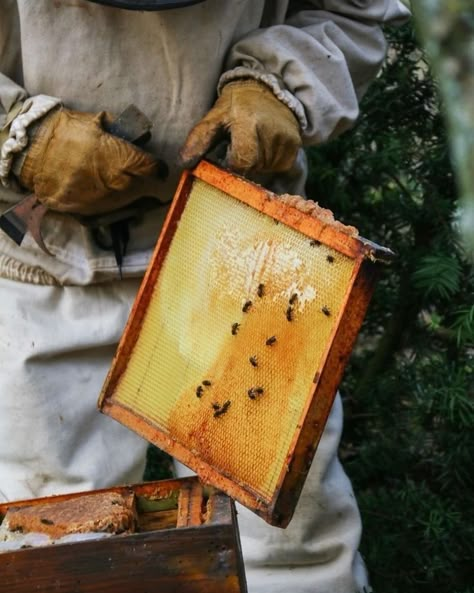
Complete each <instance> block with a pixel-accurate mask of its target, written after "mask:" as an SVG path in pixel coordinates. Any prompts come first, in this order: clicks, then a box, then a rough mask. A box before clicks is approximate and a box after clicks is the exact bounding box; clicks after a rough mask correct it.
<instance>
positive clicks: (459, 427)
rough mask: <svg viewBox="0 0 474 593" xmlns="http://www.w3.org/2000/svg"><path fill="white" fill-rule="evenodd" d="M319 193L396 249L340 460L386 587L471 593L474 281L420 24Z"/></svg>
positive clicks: (360, 351)
mask: <svg viewBox="0 0 474 593" xmlns="http://www.w3.org/2000/svg"><path fill="white" fill-rule="evenodd" d="M386 34H387V36H388V38H389V41H390V51H389V55H388V59H387V61H386V64H385V66H384V69H383V71H382V74H381V76H380V77H379V78H378V79H377V80H376V81H375V82H374V83H373V85H372V86H371V88H370V90H369V92H368V94H367V95H366V97H365V98H364V100H363V102H362V106H361V117H360V119H359V121H358V123H357V125H356V126H355V128H354V129H353V130H352V131H351V132H349V133H346V134H344V135H343V136H342V137H340V138H339V139H337V140H335V141H333V142H330V143H328V144H327V145H325V146H322V147H318V148H313V149H310V150H309V151H308V157H309V162H310V169H311V175H310V179H309V182H308V187H307V193H308V196H309V197H311V198H313V199H315V200H317V201H318V202H319V203H320V204H321V205H322V206H325V207H329V208H331V210H333V212H334V213H335V216H336V217H337V218H339V219H341V220H343V221H345V222H347V223H349V224H354V225H355V226H357V227H358V228H359V231H360V232H361V234H362V235H363V236H365V237H367V238H369V239H371V240H374V241H376V242H378V243H380V244H382V245H385V246H387V247H390V248H392V249H393V250H394V251H396V253H397V258H396V260H395V262H394V263H393V264H392V265H391V266H390V267H389V268H387V269H386V270H385V271H384V273H383V275H382V278H381V280H380V282H379V285H378V288H377V290H376V293H375V296H374V298H373V301H372V303H371V307H370V309H369V314H368V318H367V320H366V322H365V324H364V327H363V331H362V333H361V336H360V338H359V340H358V342H357V346H356V350H355V353H354V355H353V356H352V359H351V362H350V365H349V367H348V370H347V371H346V374H345V378H344V381H343V384H342V386H341V391H342V393H343V398H344V402H345V411H346V420H345V433H344V437H343V443H342V446H341V457H342V459H343V463H344V465H345V468H346V470H347V471H348V473H349V475H350V477H351V479H352V481H353V484H354V489H355V491H356V496H357V498H358V501H359V505H360V509H361V513H362V518H363V524H364V534H363V540H362V553H363V556H364V558H365V560H366V563H367V565H368V569H369V573H370V576H371V582H372V586H373V588H374V591H375V592H376V593H424V592H426V593H428V592H429V593H433V592H436V593H472V592H473V591H474V579H473V577H472V574H473V568H472V567H473V566H474V565H473V559H474V477H473V476H474V472H473V469H474V438H473V437H474V430H473V429H474V406H473V399H474V398H473V396H474V366H473V355H474V298H473V296H474V290H473V285H474V283H473V272H472V269H471V267H470V264H469V263H468V261H467V258H466V256H465V254H464V253H463V250H462V246H461V245H460V240H459V234H458V232H457V226H458V224H459V220H458V218H457V217H458V216H459V214H458V203H457V195H456V188H455V185H454V180H453V173H452V169H451V165H450V161H449V154H448V144H447V139H446V133H445V126H444V122H443V116H442V113H441V110H440V105H439V99H438V93H437V88H436V84H435V82H434V81H433V78H432V77H431V74H430V69H429V65H428V63H427V61H426V59H425V56H424V53H423V51H422V50H421V49H420V46H419V44H418V42H417V40H416V37H415V34H414V32H413V29H412V27H411V25H407V26H404V27H403V28H401V29H396V30H394V29H391V30H387V31H386Z"/></svg>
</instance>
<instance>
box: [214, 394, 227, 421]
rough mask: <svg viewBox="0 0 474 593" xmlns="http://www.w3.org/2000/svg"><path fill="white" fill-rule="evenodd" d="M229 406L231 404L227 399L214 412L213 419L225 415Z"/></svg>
mask: <svg viewBox="0 0 474 593" xmlns="http://www.w3.org/2000/svg"><path fill="white" fill-rule="evenodd" d="M230 404H231V402H230V400H229V399H228V400H227V401H226V402H224V403H223V404H222V406H221V407H220V408H219V409H218V410H216V411H215V412H214V418H218V417H219V416H222V415H223V414H225V413H226V412H227V410H228V409H229V407H230Z"/></svg>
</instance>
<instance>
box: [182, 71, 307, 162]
mask: <svg viewBox="0 0 474 593" xmlns="http://www.w3.org/2000/svg"><path fill="white" fill-rule="evenodd" d="M227 136H230V145H229V148H228V150H227V157H226V163H227V165H228V166H229V167H230V168H231V169H234V170H235V171H239V172H255V173H279V172H283V171H287V170H288V169H290V168H291V166H292V165H293V163H294V161H295V158H296V155H297V152H298V149H299V148H300V147H301V135H300V127H299V124H298V120H297V119H296V117H295V115H294V114H293V112H292V111H291V110H290V109H289V108H288V107H287V106H286V105H285V104H284V103H282V102H281V101H280V100H279V99H277V97H276V96H275V95H274V94H273V92H272V91H271V90H270V88H269V87H268V86H266V85H265V84H262V83H260V82H258V81H256V80H250V79H246V80H239V81H236V82H231V83H228V84H226V85H225V86H224V88H223V89H222V91H221V95H220V97H219V98H218V99H217V101H216V103H215V105H214V107H213V108H212V109H211V110H210V111H209V113H208V114H207V115H206V116H205V117H204V119H202V120H201V121H200V122H199V123H198V124H197V125H196V126H195V127H194V128H193V129H192V130H191V132H190V134H189V135H188V138H187V139H186V142H185V144H184V146H183V148H182V150H181V153H180V157H181V161H182V164H183V166H185V167H192V166H194V165H195V164H196V163H197V161H198V160H199V159H200V158H202V157H203V156H204V155H205V154H206V152H208V151H209V150H210V149H212V148H213V147H214V146H216V145H217V144H218V143H219V142H221V141H222V140H224V139H225V138H226V137H227Z"/></svg>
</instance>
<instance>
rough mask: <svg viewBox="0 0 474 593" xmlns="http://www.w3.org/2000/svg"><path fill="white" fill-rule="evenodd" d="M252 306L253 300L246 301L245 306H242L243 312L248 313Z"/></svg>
mask: <svg viewBox="0 0 474 593" xmlns="http://www.w3.org/2000/svg"><path fill="white" fill-rule="evenodd" d="M251 306H252V301H246V302H245V303H244V306H243V307H242V312H243V313H247V311H248V310H249V309H250V307H251Z"/></svg>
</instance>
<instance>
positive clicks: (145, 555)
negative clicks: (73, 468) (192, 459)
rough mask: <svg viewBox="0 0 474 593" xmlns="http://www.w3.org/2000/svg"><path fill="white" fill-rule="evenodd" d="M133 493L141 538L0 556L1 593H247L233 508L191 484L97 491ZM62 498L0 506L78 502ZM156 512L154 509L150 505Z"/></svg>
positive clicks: (194, 480) (192, 481)
mask: <svg viewBox="0 0 474 593" xmlns="http://www.w3.org/2000/svg"><path fill="white" fill-rule="evenodd" d="M130 491H133V492H134V493H135V495H136V496H137V497H139V498H140V499H141V500H142V501H145V502H144V503H143V504H145V505H146V504H148V505H151V506H150V507H149V508H146V506H145V507H144V509H142V512H139V525H140V526H141V528H142V532H140V533H134V534H131V535H124V534H123V535H117V536H112V537H110V538H106V539H98V540H90V541H83V542H77V543H64V544H55V545H48V546H44V547H38V548H25V549H21V550H17V551H11V552H3V553H2V552H0V573H1V580H0V590H2V591H8V592H9V593H30V592H31V591H37V592H38V593H50V592H51V591H56V592H57V593H71V591H75V592H77V593H130V592H131V591H133V593H149V592H150V591H160V593H168V592H169V593H171V592H174V591H177V590H179V591H182V592H183V593H218V592H219V593H221V592H225V593H245V592H246V591H247V588H246V583H245V574H244V568H243V561H242V554H241V549H240V540H239V535H238V529H237V523H236V516H235V509H234V504H233V501H232V500H231V499H229V498H228V497H227V496H225V495H224V494H223V493H220V492H216V491H214V490H212V489H210V490H209V489H208V490H206V489H204V488H203V487H202V485H201V484H200V483H199V481H198V480H197V478H184V479H181V480H164V481H160V482H149V483H145V484H140V485H136V486H124V487H116V488H110V489H105V490H98V491H95V492H96V493H97V492H118V493H123V494H128V493H130ZM86 494H91V493H90V492H87V493H83V492H81V493H75V494H66V495H60V496H53V497H48V498H39V499H35V500H25V501H21V502H14V503H5V504H2V505H0V519H1V518H2V516H3V515H5V513H6V512H7V510H8V508H9V507H15V508H18V507H21V506H37V505H40V504H41V503H50V502H54V501H58V502H60V501H64V500H71V499H78V498H80V497H82V496H84V495H86ZM153 505H156V506H157V507H160V509H159V510H153V509H154V506H153Z"/></svg>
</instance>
